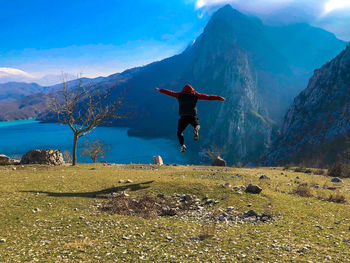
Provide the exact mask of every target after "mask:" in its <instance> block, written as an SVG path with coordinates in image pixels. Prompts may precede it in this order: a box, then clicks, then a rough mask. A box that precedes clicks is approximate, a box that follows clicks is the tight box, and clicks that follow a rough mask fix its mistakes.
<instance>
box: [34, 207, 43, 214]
mask: <svg viewBox="0 0 350 263" xmlns="http://www.w3.org/2000/svg"><path fill="white" fill-rule="evenodd" d="M32 211H33V212H34V213H36V212H40V211H41V210H40V209H39V208H37V207H36V208H34V209H33V210H32Z"/></svg>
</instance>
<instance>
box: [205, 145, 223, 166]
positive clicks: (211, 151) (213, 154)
mask: <svg viewBox="0 0 350 263" xmlns="http://www.w3.org/2000/svg"><path fill="white" fill-rule="evenodd" d="M202 152H203V153H205V155H206V156H207V157H209V158H210V159H211V160H212V161H213V162H214V160H215V159H217V158H218V157H220V155H221V154H222V151H221V150H220V149H219V148H218V147H214V146H212V147H210V148H208V149H204V150H202Z"/></svg>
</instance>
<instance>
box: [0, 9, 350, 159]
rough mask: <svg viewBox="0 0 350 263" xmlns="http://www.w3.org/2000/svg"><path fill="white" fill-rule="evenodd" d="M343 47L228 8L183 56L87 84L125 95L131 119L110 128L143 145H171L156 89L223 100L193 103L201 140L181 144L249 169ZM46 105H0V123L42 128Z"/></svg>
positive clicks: (169, 106) (169, 107)
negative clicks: (159, 141)
mask: <svg viewBox="0 0 350 263" xmlns="http://www.w3.org/2000/svg"><path fill="white" fill-rule="evenodd" d="M345 46H346V42H344V41H341V40H339V39H337V38H336V37H335V36H334V35H333V34H331V33H329V32H327V31H324V30H322V29H319V28H315V27H312V26H309V25H307V24H297V25H290V26H280V27H272V26H267V25H264V24H263V23H262V22H261V21H260V20H259V19H258V18H256V17H251V16H247V15H244V14H242V13H240V12H238V11H237V10H235V9H233V8H232V7H231V6H229V5H227V6H224V7H223V8H221V9H219V10H218V11H217V12H216V13H214V14H213V16H212V18H211V19H210V21H209V23H208V25H207V26H206V28H205V29H204V32H203V33H202V34H201V35H200V36H199V37H198V38H197V39H196V41H195V42H194V43H193V44H192V45H190V46H189V47H188V48H187V49H186V50H185V51H184V52H183V53H181V54H179V55H176V56H173V57H170V58H167V59H165V60H162V61H159V62H154V63H152V64H149V65H147V66H144V67H140V68H134V69H131V70H127V71H125V72H123V73H120V74H114V75H111V76H109V77H106V78H99V79H94V80H90V81H93V82H94V84H95V85H96V88H100V89H102V88H107V87H111V86H113V85H118V87H119V88H120V89H125V88H128V90H129V93H128V95H127V97H126V103H127V105H128V107H129V108H132V109H133V111H134V112H136V116H134V117H133V118H130V119H128V120H122V121H118V122H117V123H115V125H122V126H126V127H129V128H130V130H129V134H130V135H137V136H142V137H148V136H151V137H171V138H174V139H175V137H176V124H177V107H178V106H177V101H176V100H175V99H173V98H170V97H166V96H164V95H162V94H159V93H158V92H156V91H155V88H156V87H159V88H168V89H173V90H180V89H181V88H182V87H183V86H184V85H185V84H187V83H189V84H191V85H192V86H193V87H194V88H195V89H196V90H198V91H200V92H203V93H211V94H218V95H221V96H224V97H226V98H227V101H226V102H224V103H219V102H199V117H200V121H201V124H202V130H201V139H200V142H199V144H198V143H196V144H193V143H192V142H189V140H187V141H188V142H189V144H190V147H191V149H192V150H198V151H199V150H201V149H203V148H208V147H210V146H216V147H218V148H220V149H221V150H222V152H224V154H223V155H224V157H225V158H226V159H227V160H228V161H229V162H230V163H236V162H238V161H244V162H255V161H257V160H258V159H259V158H260V157H261V155H263V154H265V153H266V151H267V149H269V147H270V145H271V142H272V140H273V138H275V137H276V136H277V135H276V133H277V128H278V126H279V123H280V122H281V120H282V117H283V115H284V114H285V112H286V110H287V109H288V107H289V106H290V104H291V103H292V100H293V98H294V97H295V96H296V95H297V94H298V93H299V92H300V91H301V90H302V89H303V88H305V87H306V84H307V80H308V78H309V77H310V76H311V75H312V72H313V70H314V69H315V68H317V67H320V66H321V65H322V64H324V63H325V62H327V61H329V60H330V59H332V58H333V57H335V56H336V55H337V54H338V53H339V52H340V51H341V50H342V49H344V47H345ZM71 85H74V83H71ZM111 99H113V98H111ZM46 105H47V104H46V102H45V96H43V95H42V94H34V95H31V96H29V97H24V98H21V99H19V100H17V101H15V102H9V103H6V104H2V105H1V104H0V120H11V119H18V118H29V117H35V118H40V119H42V120H44V121H49V120H50V115H49V114H47V113H46Z"/></svg>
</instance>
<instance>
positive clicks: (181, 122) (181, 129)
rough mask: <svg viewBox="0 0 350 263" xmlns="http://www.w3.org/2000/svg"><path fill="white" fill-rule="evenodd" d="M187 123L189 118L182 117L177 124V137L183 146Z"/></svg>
mask: <svg viewBox="0 0 350 263" xmlns="http://www.w3.org/2000/svg"><path fill="white" fill-rule="evenodd" d="M187 125H188V122H187V120H186V119H185V118H184V117H181V118H180V119H179V122H178V125H177V137H178V138H179V143H180V145H181V146H184V144H185V138H184V135H183V132H184V130H185V129H186V127H187Z"/></svg>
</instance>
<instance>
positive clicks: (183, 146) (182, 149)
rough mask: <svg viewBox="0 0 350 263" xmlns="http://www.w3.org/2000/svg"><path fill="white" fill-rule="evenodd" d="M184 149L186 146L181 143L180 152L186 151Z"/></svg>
mask: <svg viewBox="0 0 350 263" xmlns="http://www.w3.org/2000/svg"><path fill="white" fill-rule="evenodd" d="M186 149H187V148H186V145H182V146H181V150H180V152H182V153H184V152H185V151H186Z"/></svg>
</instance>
